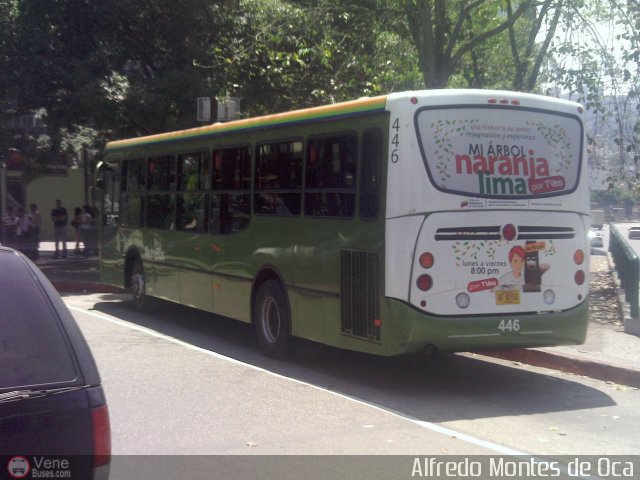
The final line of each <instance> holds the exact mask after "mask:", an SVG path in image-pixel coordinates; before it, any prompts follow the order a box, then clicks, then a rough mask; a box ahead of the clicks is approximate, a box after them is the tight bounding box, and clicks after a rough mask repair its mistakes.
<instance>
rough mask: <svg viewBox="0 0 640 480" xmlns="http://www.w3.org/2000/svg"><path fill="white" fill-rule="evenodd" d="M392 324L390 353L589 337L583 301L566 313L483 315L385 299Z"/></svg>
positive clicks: (576, 340) (523, 345) (572, 341)
mask: <svg viewBox="0 0 640 480" xmlns="http://www.w3.org/2000/svg"><path fill="white" fill-rule="evenodd" d="M387 308H388V310H387V311H388V315H389V317H388V318H387V320H386V322H385V323H386V324H387V326H389V324H392V326H391V328H390V329H389V330H388V335H389V336H391V337H395V338H394V339H393V341H391V342H388V343H387V342H385V343H387V345H388V348H389V350H388V351H387V354H388V355H401V354H412V353H421V352H424V351H429V350H432V349H433V348H434V347H435V348H436V349H438V350H440V351H443V352H465V351H470V350H493V349H509V348H531V347H550V346H557V345H578V344H581V343H584V341H585V338H586V335H587V325H588V318H589V304H588V301H587V300H585V301H583V302H582V303H580V304H579V305H578V306H577V307H575V308H572V309H570V310H567V311H563V312H543V313H529V314H522V313H518V314H513V315H509V314H506V315H493V316H481V317H438V316H428V315H425V314H424V313H423V312H420V311H418V310H416V309H415V308H413V307H412V306H410V305H408V304H406V303H404V302H401V301H399V300H394V299H387Z"/></svg>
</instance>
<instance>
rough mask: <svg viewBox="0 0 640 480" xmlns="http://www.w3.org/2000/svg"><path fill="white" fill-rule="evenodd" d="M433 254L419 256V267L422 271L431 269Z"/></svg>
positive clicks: (426, 253) (427, 253)
mask: <svg viewBox="0 0 640 480" xmlns="http://www.w3.org/2000/svg"><path fill="white" fill-rule="evenodd" d="M433 260H434V259H433V254H431V253H429V252H425V253H423V254H422V255H420V266H421V267H422V268H424V269H428V268H431V267H433Z"/></svg>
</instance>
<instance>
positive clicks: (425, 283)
mask: <svg viewBox="0 0 640 480" xmlns="http://www.w3.org/2000/svg"><path fill="white" fill-rule="evenodd" d="M416 285H418V288H419V289H420V290H422V291H423V292H426V291H427V290H429V289H430V288H431V287H432V286H433V280H431V277H430V276H429V275H420V276H419V277H418V280H417V281H416Z"/></svg>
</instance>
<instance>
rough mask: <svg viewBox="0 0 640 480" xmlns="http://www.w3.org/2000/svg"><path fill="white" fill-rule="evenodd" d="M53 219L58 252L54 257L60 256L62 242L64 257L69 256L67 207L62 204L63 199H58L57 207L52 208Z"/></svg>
mask: <svg viewBox="0 0 640 480" xmlns="http://www.w3.org/2000/svg"><path fill="white" fill-rule="evenodd" d="M51 221H52V222H53V231H54V237H55V242H56V253H55V255H54V256H53V258H60V244H62V258H67V222H68V217H67V209H66V208H64V207H63V206H62V200H56V208H54V209H53V210H51Z"/></svg>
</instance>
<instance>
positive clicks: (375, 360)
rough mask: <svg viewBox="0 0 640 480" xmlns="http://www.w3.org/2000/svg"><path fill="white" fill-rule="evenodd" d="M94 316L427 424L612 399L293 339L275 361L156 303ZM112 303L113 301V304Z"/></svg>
mask: <svg viewBox="0 0 640 480" xmlns="http://www.w3.org/2000/svg"><path fill="white" fill-rule="evenodd" d="M100 298H101V301H98V302H97V303H96V304H95V305H94V310H95V311H99V312H103V313H105V314H108V315H110V316H113V317H116V318H118V319H121V320H124V321H127V322H130V323H133V324H135V325H139V326H142V327H146V328H149V329H152V330H154V331H156V332H159V333H162V334H164V335H168V336H170V337H173V338H176V339H179V340H181V341H183V342H186V343H189V344H192V345H195V346H198V347H201V348H204V349H206V350H209V351H212V352H216V353H218V354H221V355H225V356H228V357H231V358H234V359H236V360H239V361H241V362H245V363H248V364H251V365H254V366H256V367H259V368H262V369H265V370H268V371H270V372H273V373H277V374H279V375H283V376H286V377H290V378H294V379H296V380H299V381H302V382H306V383H310V384H312V385H315V386H318V387H321V388H325V389H328V390H331V391H335V392H338V393H340V394H343V395H346V396H349V397H353V398H356V399H359V400H362V401H364V402H367V403H370V404H375V405H379V406H381V407H383V408H385V409H387V410H392V411H396V412H399V413H401V414H403V415H405V416H409V417H413V418H416V419H420V420H425V421H429V422H436V423H439V422H448V421H454V420H461V419H477V418H488V417H501V416H517V415H530V414H540V413H548V412H562V411H573V410H580V409H590V408H600V407H606V406H611V405H614V404H615V403H614V402H613V400H612V399H611V398H610V397H609V396H607V395H605V394H604V393H602V392H600V391H599V390H597V389H594V388H590V387H588V386H585V385H583V384H582V383H580V382H578V381H575V380H574V379H572V378H571V377H570V376H564V375H562V374H559V373H558V374H551V373H550V374H544V373H538V372H533V371H531V370H530V369H529V367H524V366H520V365H515V364H514V365H508V364H506V363H505V362H504V361H502V362H501V361H498V360H493V359H489V358H487V357H482V356H478V355H473V354H443V355H441V356H439V357H438V358H436V359H433V358H427V357H418V356H408V357H397V358H383V357H377V356H372V355H366V354H361V353H356V352H349V351H344V350H339V349H335V348H331V347H326V346H323V345H319V344H316V343H313V342H309V341H304V340H298V341H297V342H296V346H295V351H294V354H293V356H292V357H291V358H289V359H287V360H284V361H281V360H274V359H270V358H267V357H265V356H263V355H262V354H261V353H260V352H259V351H258V346H257V342H256V341H255V339H254V334H253V329H252V328H251V326H250V325H247V324H243V323H240V322H236V321H233V320H229V319H226V318H222V317H219V316H216V315H213V314H209V313H205V312H202V311H198V310H194V309H191V308H187V307H183V306H180V305H177V304H173V303H170V302H160V303H159V305H158V306H157V307H156V308H155V309H154V310H153V311H152V312H150V313H141V312H138V311H136V310H135V309H134V308H133V305H132V304H131V302H129V301H126V300H123V299H124V298H126V297H124V296H123V295H118V294H111V295H104V296H102V297H100ZM114 300H117V301H114Z"/></svg>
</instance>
